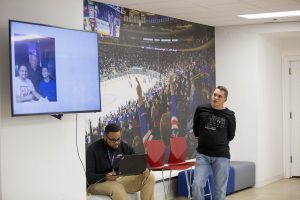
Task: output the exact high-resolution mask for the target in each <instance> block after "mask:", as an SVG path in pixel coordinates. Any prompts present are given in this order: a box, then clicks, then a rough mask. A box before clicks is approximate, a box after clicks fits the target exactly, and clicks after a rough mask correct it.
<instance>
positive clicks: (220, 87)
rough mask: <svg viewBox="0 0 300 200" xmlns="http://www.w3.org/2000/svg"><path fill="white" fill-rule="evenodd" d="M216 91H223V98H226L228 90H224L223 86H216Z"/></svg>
mask: <svg viewBox="0 0 300 200" xmlns="http://www.w3.org/2000/svg"><path fill="white" fill-rule="evenodd" d="M217 89H219V90H221V91H223V92H224V95H225V97H226V98H227V96H228V90H227V88H226V87H225V86H221V85H219V86H217Z"/></svg>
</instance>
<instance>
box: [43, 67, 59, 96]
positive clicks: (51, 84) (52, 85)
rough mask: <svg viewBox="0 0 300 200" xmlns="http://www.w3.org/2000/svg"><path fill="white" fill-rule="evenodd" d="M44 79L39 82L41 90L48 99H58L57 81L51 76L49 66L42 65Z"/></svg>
mask: <svg viewBox="0 0 300 200" xmlns="http://www.w3.org/2000/svg"><path fill="white" fill-rule="evenodd" d="M42 77H43V79H42V80H41V81H40V84H39V92H40V94H41V95H42V97H44V98H47V99H48V101H56V100H57V98H56V81H55V80H54V79H52V78H51V77H50V73H49V69H48V67H42Z"/></svg>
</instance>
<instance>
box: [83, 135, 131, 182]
mask: <svg viewBox="0 0 300 200" xmlns="http://www.w3.org/2000/svg"><path fill="white" fill-rule="evenodd" d="M131 154H135V152H134V150H133V148H132V147H130V146H129V145H128V144H127V143H125V142H123V141H122V142H121V143H120V145H119V147H118V149H112V148H111V147H109V146H108V145H107V144H106V143H105V141H104V139H100V140H98V141H96V142H94V143H93V144H91V146H89V147H88V149H87V152H86V177H87V183H88V185H91V184H94V183H96V182H104V181H105V175H106V174H107V173H109V172H112V171H116V172H118V170H119V162H118V159H119V157H120V156H121V155H131Z"/></svg>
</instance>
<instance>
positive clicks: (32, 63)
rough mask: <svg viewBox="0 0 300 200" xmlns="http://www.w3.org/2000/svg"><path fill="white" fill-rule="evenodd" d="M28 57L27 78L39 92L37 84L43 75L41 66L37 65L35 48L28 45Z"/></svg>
mask: <svg viewBox="0 0 300 200" xmlns="http://www.w3.org/2000/svg"><path fill="white" fill-rule="evenodd" d="M28 59H29V67H28V78H29V79H30V80H31V81H32V83H33V86H34V88H35V90H36V91H37V92H39V84H40V81H41V80H42V79H43V77H42V71H41V68H40V66H39V65H38V57H37V50H36V49H35V48H34V47H30V49H29V55H28Z"/></svg>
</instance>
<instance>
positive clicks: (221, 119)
mask: <svg viewBox="0 0 300 200" xmlns="http://www.w3.org/2000/svg"><path fill="white" fill-rule="evenodd" d="M235 129H236V121H235V114H234V112H233V111H231V110H229V109H228V108H225V109H222V110H217V109H214V108H213V107H212V106H211V104H204V105H200V106H198V108H197V109H196V112H195V115H194V124H193V131H194V134H195V136H196V137H198V147H197V151H198V152H199V153H201V154H204V155H207V156H212V157H226V158H230V153H229V145H228V144H229V141H231V140H232V139H233V138H234V136H235Z"/></svg>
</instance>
